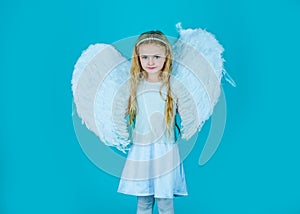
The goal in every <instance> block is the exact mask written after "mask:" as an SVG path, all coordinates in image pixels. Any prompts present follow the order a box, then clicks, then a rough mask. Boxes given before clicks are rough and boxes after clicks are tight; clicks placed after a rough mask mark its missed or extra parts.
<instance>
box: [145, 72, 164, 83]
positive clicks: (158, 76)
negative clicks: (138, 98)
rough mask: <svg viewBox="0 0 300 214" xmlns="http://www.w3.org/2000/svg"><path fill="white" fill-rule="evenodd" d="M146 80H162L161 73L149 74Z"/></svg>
mask: <svg viewBox="0 0 300 214" xmlns="http://www.w3.org/2000/svg"><path fill="white" fill-rule="evenodd" d="M145 80H146V81H148V82H160V81H161V78H160V75H157V74H152V75H149V74H148V75H147V76H146V77H145Z"/></svg>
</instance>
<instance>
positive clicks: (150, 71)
mask: <svg viewBox="0 0 300 214" xmlns="http://www.w3.org/2000/svg"><path fill="white" fill-rule="evenodd" d="M145 71H146V72H147V73H149V74H156V73H158V72H159V71H158V70H154V69H153V70H145Z"/></svg>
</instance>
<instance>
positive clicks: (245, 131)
mask: <svg viewBox="0 0 300 214" xmlns="http://www.w3.org/2000/svg"><path fill="white" fill-rule="evenodd" d="M299 11H300V2H299V1H296V0H285V1H283V0H280V1H279V0H275V1H261V0H260V1H258V0H252V1H250V0H248V1H238V0H235V1H234V0H231V1H221V0H210V1H208V0H207V1H203V0H199V1H191V0H186V1H163V2H161V3H160V2H159V1H96V0H94V1H93V0H85V1H64V0H60V1H58V0H52V1H37V0H28V1H1V3H0V27H1V28H0V29H1V34H0V38H1V40H0V45H1V46H0V47H1V48H0V69H1V70H0V71H1V77H0V91H1V100H0V107H1V111H0V118H1V132H0V142H1V148H0V160H1V162H0V167H1V168H0V169H1V171H0V173H1V174H0V176H1V177H0V179H1V180H0V213H3V214H17V213H18V214H19V213H31V214H36V213H44V214H47V213H58V214H60V213H62V214H86V213H89V214H94V213H95V214H96V213H108V212H110V213H124V214H125V213H128V214H129V213H134V212H135V206H136V199H135V197H130V196H126V195H121V194H119V193H117V192H116V190H117V186H118V182H119V179H118V178H116V177H113V176H111V175H108V174H106V173H105V172H103V171H101V170H100V169H98V168H97V167H96V166H95V165H93V164H92V163H91V162H90V161H89V159H88V158H87V157H86V156H85V154H84V153H83V151H82V150H81V148H80V145H79V144H78V141H77V138H76V135H75V132H74V128H73V124H72V115H71V114H72V94H71V84H70V81H71V75H72V70H73V66H74V64H75V62H76V60H77V58H78V57H79V56H80V54H81V51H82V50H84V49H86V48H87V46H88V45H89V44H92V43H96V42H104V43H112V42H115V41H117V40H119V39H123V38H125V37H128V36H134V35H137V34H139V33H141V32H143V31H146V30H151V29H160V30H162V31H163V32H164V33H165V34H167V35H170V36H177V32H176V29H175V24H176V23H177V22H179V21H180V22H182V24H183V27H191V28H194V27H201V28H206V29H207V30H208V31H210V32H212V33H214V34H215V35H216V37H217V39H218V40H219V41H220V42H221V43H222V44H223V46H224V48H225V52H224V57H225V59H226V63H225V67H226V70H227V71H228V72H229V73H230V74H231V76H232V77H233V78H234V79H235V81H236V82H237V84H238V86H237V87H236V88H232V87H231V86H230V85H229V84H226V83H224V86H223V87H224V91H225V94H226V100H227V124H226V129H225V133H224V136H223V140H222V143H221V145H220V147H219V149H218V151H217V152H216V154H215V155H214V156H213V158H212V159H211V160H210V161H209V162H208V163H207V164H206V165H204V166H201V167H200V166H199V165H198V158H199V155H200V152H201V150H202V147H203V142H204V141H205V137H206V136H207V132H208V127H209V126H208V125H206V126H205V127H204V130H203V132H202V133H201V134H200V136H199V141H198V142H197V144H196V146H195V148H194V149H193V151H192V152H191V154H190V155H189V157H188V158H187V159H186V160H185V161H184V165H185V171H186V177H187V184H188V190H189V196H188V197H184V198H176V199H175V209H176V213H177V214H179V213H203V214H204V213H207V214H223V213H224V214H227V213H228V214H229V213H230V214H240V213H244V214H248V213H249V214H253V213H257V214H260V213H263V214H267V213H272V214H277V213H278V214H298V213H300V182H299V181H300V175H299V163H300V155H299V153H300V144H299V142H300V141H299V124H298V123H299V119H300V117H299V116H300V115H299V109H300V106H299V101H298V99H299V94H298V93H299V88H298V87H299V81H298V78H299V72H300V69H299V65H298V64H299V63H298V62H299V48H300V42H299V38H300V33H299V18H300V13H299Z"/></svg>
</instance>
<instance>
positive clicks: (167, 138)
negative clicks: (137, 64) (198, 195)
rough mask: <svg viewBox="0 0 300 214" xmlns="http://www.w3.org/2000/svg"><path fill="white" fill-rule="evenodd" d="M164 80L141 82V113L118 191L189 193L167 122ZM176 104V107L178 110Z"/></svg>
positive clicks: (157, 194)
mask: <svg viewBox="0 0 300 214" xmlns="http://www.w3.org/2000/svg"><path fill="white" fill-rule="evenodd" d="M161 84H162V83H161V82H148V81H146V80H142V81H140V83H139V85H138V87H137V109H138V110H137V115H136V121H135V127H134V130H133V133H132V138H133V144H132V146H131V148H130V150H129V152H128V156H127V160H126V163H125V165H124V169H123V172H122V177H121V179H120V183H119V187H118V192H120V193H124V194H129V195H135V196H149V195H154V197H156V198H173V197H174V196H186V195H187V194H188V193H187V189H186V181H185V175H184V169H183V165H182V163H181V161H180V155H179V151H178V146H177V144H176V143H175V137H174V132H173V131H171V132H170V133H169V132H168V130H167V127H166V124H165V105H166V102H165V97H166V88H165V87H164V88H163V89H162V95H161V94H160V93H159V90H160V87H161ZM175 106H176V105H174V109H175Z"/></svg>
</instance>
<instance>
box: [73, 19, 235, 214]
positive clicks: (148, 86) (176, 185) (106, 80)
mask: <svg viewBox="0 0 300 214" xmlns="http://www.w3.org/2000/svg"><path fill="white" fill-rule="evenodd" d="M177 27H178V30H179V34H180V35H179V38H178V40H176V42H175V43H174V45H173V52H172V48H171V46H170V43H169V42H168V40H167V38H166V36H165V35H163V34H162V33H161V32H160V31H150V32H146V33H143V34H142V35H140V37H139V38H138V39H137V41H136V43H135V46H134V49H133V55H132V63H131V68H130V62H129V61H128V60H127V59H126V58H125V57H124V56H122V54H121V53H120V52H119V51H118V50H117V49H116V48H114V47H113V46H112V45H108V44H103V43H102V44H95V45H91V46H89V48H88V49H87V50H86V51H84V52H83V53H82V55H81V56H80V58H79V59H78V61H77V63H76V65H75V68H74V72H73V76H72V91H73V96H74V103H75V104H76V109H77V113H78V116H79V117H80V118H81V119H82V122H83V123H85V125H86V127H87V128H88V129H89V130H91V131H92V132H94V133H95V134H96V135H97V136H98V137H99V138H100V140H101V142H103V143H104V144H105V145H107V146H113V147H116V148H117V149H118V150H120V151H122V152H125V151H126V150H129V152H128V157H127V159H126V162H125V165H124V168H123V172H122V175H121V180H120V183H119V188H118V192H120V193H124V194H129V195H134V196H137V199H138V203H137V213H138V214H147V213H152V210H153V206H154V202H155V200H156V201H157V205H158V210H159V213H160V214H162V213H174V207H173V198H174V196H185V195H187V190H186V182H185V175H184V170H183V165H182V163H181V160H180V156H179V151H178V144H177V143H175V136H174V126H175V125H174V124H175V119H174V117H175V115H176V112H178V113H179V115H180V119H181V121H180V137H181V138H182V139H186V140H189V139H192V136H194V135H195V134H197V133H198V132H199V130H200V129H201V127H202V125H203V124H204V122H205V120H207V119H208V118H209V117H210V116H211V115H212V112H213V108H214V106H215V105H216V103H217V102H218V98H219V96H220V92H221V90H220V85H221V79H222V77H223V76H224V75H225V74H226V72H225V71H224V68H223V62H224V59H223V57H222V53H223V50H224V49H223V47H222V45H221V44H219V42H218V41H217V40H216V39H215V37H214V36H213V35H212V34H210V33H209V32H207V31H205V30H202V29H200V28H198V29H186V30H184V29H182V28H181V26H180V24H179V25H178V26H177ZM173 53H174V54H173ZM172 62H173V64H172ZM172 70H173V71H172ZM227 77H228V78H229V79H226V76H225V79H226V80H229V81H230V83H231V82H232V83H234V82H233V81H232V79H231V78H230V76H227ZM233 85H234V84H233ZM74 115H75V114H74ZM124 116H125V117H124ZM128 117H129V124H130V127H133V129H131V128H130V129H128V123H127V118H128ZM176 125H177V124H176ZM87 142H89V141H88V140H86V141H85V140H84V141H82V142H81V146H82V147H84V148H85V147H86V148H88V149H86V151H89V150H92V149H91V148H90V147H87V146H90V145H89V144H87ZM130 142H132V144H130ZM85 144H87V145H85ZM215 145H218V144H213V145H212V144H210V145H207V148H209V149H208V150H210V151H215V150H214V149H212V148H215V147H214V146H215ZM128 147H129V149H128ZM93 149H94V147H93ZM93 151H94V150H93ZM101 151H102V150H101ZM210 151H209V152H208V153H205V154H206V157H211V155H212V154H213V152H212V153H211V152H210ZM99 152H100V151H99ZM103 152H104V151H103ZM111 154H112V153H111V151H107V154H106V155H104V156H105V158H107V157H108V155H111ZM113 154H115V153H113ZM202 154H203V153H202ZM202 154H201V155H202ZM94 156H95V155H94V152H93V153H92V155H91V156H89V158H90V159H92V160H93V157H94ZM99 156H100V155H99ZM104 156H103V157H104ZM109 157H110V158H112V159H111V160H114V158H120V157H121V156H119V155H117V154H115V155H114V156H109ZM101 158H102V156H101ZM111 160H103V161H104V162H110V161H111ZM122 161H123V157H122ZM95 162H97V163H99V161H98V159H97V161H95ZM121 167H123V166H121ZM100 168H101V166H100ZM116 168H118V167H117V166H116ZM101 169H102V168H101ZM112 174H113V175H115V174H114V173H112ZM117 176H120V175H119V171H118V174H117Z"/></svg>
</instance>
